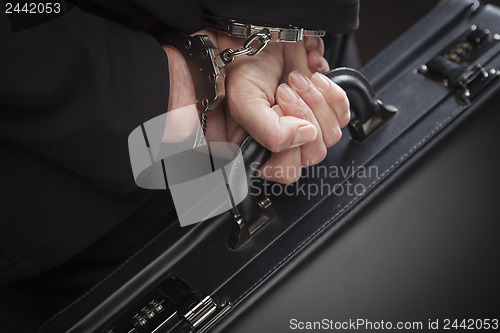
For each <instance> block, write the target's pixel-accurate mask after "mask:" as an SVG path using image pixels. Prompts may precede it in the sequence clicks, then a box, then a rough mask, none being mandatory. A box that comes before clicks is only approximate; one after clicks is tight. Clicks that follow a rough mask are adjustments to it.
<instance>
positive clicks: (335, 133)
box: [326, 126, 342, 148]
mask: <svg viewBox="0 0 500 333" xmlns="http://www.w3.org/2000/svg"><path fill="white" fill-rule="evenodd" d="M341 138H342V131H341V130H340V128H339V127H337V126H336V127H334V128H333V129H332V133H330V135H329V136H328V138H327V142H326V145H327V147H328V148H329V147H331V146H333V145H335V144H336V143H337V142H339V141H340V139H341Z"/></svg>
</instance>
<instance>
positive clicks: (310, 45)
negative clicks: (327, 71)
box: [304, 37, 325, 56]
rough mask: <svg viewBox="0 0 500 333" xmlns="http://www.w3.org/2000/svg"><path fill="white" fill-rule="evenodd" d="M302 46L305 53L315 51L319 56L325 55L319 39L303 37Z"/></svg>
mask: <svg viewBox="0 0 500 333" xmlns="http://www.w3.org/2000/svg"><path fill="white" fill-rule="evenodd" d="M304 46H305V48H306V51H307V52H311V51H317V52H318V53H319V54H320V56H324V55H325V43H324V42H323V39H322V38H321V37H304Z"/></svg>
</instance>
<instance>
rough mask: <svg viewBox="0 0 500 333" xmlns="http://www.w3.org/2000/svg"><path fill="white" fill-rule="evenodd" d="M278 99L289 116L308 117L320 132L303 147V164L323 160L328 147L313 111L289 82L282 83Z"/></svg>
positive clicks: (277, 94) (277, 95)
mask: <svg viewBox="0 0 500 333" xmlns="http://www.w3.org/2000/svg"><path fill="white" fill-rule="evenodd" d="M276 100H277V102H278V105H279V106H280V107H281V109H282V110H283V112H284V113H285V114H286V115H287V116H292V117H297V118H302V119H307V120H308V121H310V122H311V123H312V124H313V125H314V126H315V127H316V129H317V131H318V134H317V137H316V139H315V140H314V141H312V142H310V143H307V144H305V145H303V146H302V147H301V155H302V165H314V164H317V163H319V162H321V161H322V160H323V159H324V158H325V156H326V147H325V143H324V142H323V136H322V133H321V126H320V125H319V123H318V121H317V119H316V117H315V115H314V113H313V111H312V110H311V108H310V107H309V106H308V105H307V103H306V102H305V101H304V100H302V98H301V97H300V96H299V95H298V94H297V93H296V92H295V91H294V89H292V88H290V86H288V85H287V84H285V83H284V84H281V85H280V86H279V87H278V90H277V92H276Z"/></svg>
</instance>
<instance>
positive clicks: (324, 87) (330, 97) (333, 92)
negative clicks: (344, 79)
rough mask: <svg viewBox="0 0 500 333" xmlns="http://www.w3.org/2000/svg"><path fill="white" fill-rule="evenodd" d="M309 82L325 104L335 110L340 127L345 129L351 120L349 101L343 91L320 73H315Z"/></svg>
mask: <svg viewBox="0 0 500 333" xmlns="http://www.w3.org/2000/svg"><path fill="white" fill-rule="evenodd" d="M311 80H312V82H313V84H314V86H315V87H316V88H317V89H318V90H319V91H321V93H322V94H323V96H324V97H325V100H326V102H327V103H328V104H329V105H330V106H331V107H332V108H333V109H334V110H335V114H336V115H337V120H338V122H339V125H340V127H341V128H343V127H345V126H346V125H347V124H348V123H349V121H350V120H351V112H350V111H349V99H347V95H346V93H345V91H344V90H343V89H342V88H340V87H339V86H338V85H337V84H335V83H333V82H332V80H330V79H329V78H327V77H326V76H325V75H323V74H320V73H315V74H314V75H313V76H312V77H311Z"/></svg>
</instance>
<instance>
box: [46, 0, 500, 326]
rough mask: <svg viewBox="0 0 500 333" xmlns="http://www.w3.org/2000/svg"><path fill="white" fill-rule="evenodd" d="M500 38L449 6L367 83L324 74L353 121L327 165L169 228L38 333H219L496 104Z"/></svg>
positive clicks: (247, 145)
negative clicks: (341, 92)
mask: <svg viewBox="0 0 500 333" xmlns="http://www.w3.org/2000/svg"><path fill="white" fill-rule="evenodd" d="M499 34H500V8H498V7H495V6H491V5H487V6H481V5H480V4H479V3H477V2H475V1H470V0H447V1H442V2H441V3H439V4H438V5H437V6H436V7H435V8H434V9H433V10H432V11H431V12H430V13H429V14H428V15H426V16H425V17H424V18H423V19H422V20H421V21H420V22H419V23H417V24H416V25H415V26H414V27H413V28H411V29H410V30H409V31H408V32H406V33H405V34H404V35H403V36H401V37H400V38H399V39H398V40H396V41H395V42H394V43H393V44H392V45H390V46H389V47H387V48H386V49H385V50H384V51H382V52H381V53H380V54H379V55H378V56H377V57H376V58H375V59H373V60H372V61H371V62H370V63H368V64H367V65H366V66H365V67H364V68H363V69H362V70H361V72H362V73H363V75H361V74H360V73H357V72H355V71H352V70H349V69H337V70H334V71H332V72H329V73H328V74H327V75H328V76H329V77H330V78H331V79H332V80H334V81H335V82H337V83H338V84H340V85H341V86H342V87H343V88H344V89H345V90H346V91H347V93H348V96H349V99H350V101H351V108H352V111H353V113H354V115H353V119H352V121H351V123H350V124H349V128H348V129H346V130H345V131H344V136H343V138H342V140H341V141H340V142H339V143H338V144H337V145H335V146H334V147H332V148H331V149H330V151H329V152H328V156H327V158H326V159H325V160H324V161H323V162H322V163H321V164H320V165H318V166H315V167H310V168H309V169H308V170H307V171H306V172H305V174H304V176H303V177H302V178H301V179H300V180H299V182H298V183H296V184H292V185H287V186H284V185H278V184H270V183H261V184H259V185H258V186H259V187H258V188H259V189H262V191H261V193H259V195H253V196H250V197H248V198H247V199H246V200H245V202H244V203H243V205H242V206H241V212H242V213H241V216H236V217H235V216H232V215H231V213H229V212H228V213H225V214H222V215H220V216H218V217H216V218H213V219H211V220H210V221H205V222H203V223H200V224H198V225H195V226H191V227H186V228H181V227H179V226H178V225H177V224H173V225H172V226H171V227H169V229H167V230H165V231H164V232H162V233H161V234H159V235H158V236H157V237H156V238H155V239H153V240H151V242H150V243H149V244H148V245H147V246H146V247H144V248H143V249H142V250H141V251H140V252H139V253H137V254H136V255H134V256H133V257H132V258H130V259H129V260H128V261H127V262H126V263H124V264H123V265H122V266H121V267H120V268H118V269H117V270H116V271H115V272H113V273H112V274H111V275H109V276H108V277H107V278H106V279H105V280H103V281H102V282H101V283H99V284H98V285H97V286H95V287H94V288H93V289H92V290H90V291H88V292H87V293H86V294H85V295H84V296H82V297H81V298H80V299H79V300H77V301H76V302H75V303H73V304H71V305H70V306H68V307H67V308H66V309H64V310H63V311H62V312H60V313H59V314H57V315H56V316H54V317H53V318H52V319H51V320H49V321H48V322H47V323H46V324H45V325H44V326H43V327H42V329H41V332H44V333H45V332H47V333H48V332H50V333H54V332H99V333H100V332H106V333H112V332H117V333H121V332H124V333H127V332H129V333H130V332H138V333H140V332H206V331H208V330H212V331H218V330H222V329H223V328H224V327H225V326H227V324H229V323H230V322H231V321H233V320H235V318H237V317H238V316H240V315H242V314H243V313H244V311H245V309H246V308H247V307H248V305H249V304H250V303H251V302H252V301H254V300H256V299H257V298H258V297H260V295H262V294H263V293H265V291H266V290H269V288H272V286H274V285H276V283H278V281H280V279H281V278H282V277H283V276H284V275H285V274H286V272H288V271H289V270H290V269H291V268H293V267H295V266H297V265H298V264H299V263H300V262H301V261H303V260H304V259H306V258H307V257H308V255H310V253H311V251H313V250H314V249H315V248H317V247H318V246H319V245H320V244H322V243H324V242H325V241H327V240H328V239H331V238H332V236H333V235H334V234H335V233H336V232H337V231H338V230H339V228H340V227H341V226H342V225H344V224H345V223H348V222H349V221H350V219H351V218H352V217H353V216H354V215H355V214H357V213H359V212H360V211H361V210H362V209H363V207H364V206H366V204H367V203H368V202H370V200H372V199H373V198H374V197H375V196H377V194H378V193H380V191H383V189H384V187H386V185H387V184H389V183H390V182H392V181H394V179H396V178H397V176H398V175H399V174H400V171H401V170H403V169H405V168H408V166H410V165H411V164H412V163H414V162H415V161H416V160H417V159H418V157H419V156H421V155H422V154H423V153H425V152H426V151H427V150H428V149H429V148H430V147H432V146H433V145H435V144H436V143H437V142H438V141H439V140H440V139H442V138H443V137H444V136H445V135H446V134H447V133H449V132H450V130H452V129H453V128H454V127H456V126H457V125H458V124H459V123H461V122H463V121H464V119H466V118H467V117H468V116H469V115H470V114H472V113H474V112H478V111H480V110H481V106H482V105H484V103H487V102H488V101H491V100H492V98H493V97H494V96H497V97H498V96H499V95H500V79H499V78H498V77H499V75H500V72H499V69H500V35H499ZM368 82H369V83H370V84H369V83H368ZM241 149H242V152H243V156H244V158H245V161H246V162H247V163H251V162H252V161H259V160H262V159H264V158H265V157H266V156H267V155H268V152H267V151H266V150H264V149H262V147H260V146H259V145H258V144H256V143H255V142H254V141H253V140H252V139H251V138H247V139H245V141H244V142H243V144H242V146H241Z"/></svg>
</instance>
